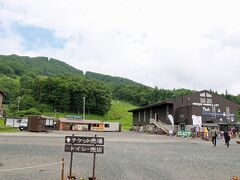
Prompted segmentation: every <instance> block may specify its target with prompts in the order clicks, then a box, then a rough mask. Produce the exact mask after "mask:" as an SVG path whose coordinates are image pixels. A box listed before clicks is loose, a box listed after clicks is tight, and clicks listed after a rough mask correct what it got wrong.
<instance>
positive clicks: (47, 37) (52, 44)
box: [0, 23, 66, 51]
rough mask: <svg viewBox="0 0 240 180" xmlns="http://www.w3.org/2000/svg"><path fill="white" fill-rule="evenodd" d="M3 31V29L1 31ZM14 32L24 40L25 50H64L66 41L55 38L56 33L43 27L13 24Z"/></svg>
mask: <svg viewBox="0 0 240 180" xmlns="http://www.w3.org/2000/svg"><path fill="white" fill-rule="evenodd" d="M0 31H1V29H0ZM13 31H14V32H15V33H16V34H18V35H19V36H20V38H21V39H22V47H23V49H25V50H30V51H34V50H38V49H41V48H43V47H47V48H63V47H64V44H65V42H66V40H64V39H59V38H56V37H55V36H54V32H53V31H51V30H49V29H44V28H41V27H36V26H30V25H21V24H19V23H13Z"/></svg>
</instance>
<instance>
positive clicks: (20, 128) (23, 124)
mask: <svg viewBox="0 0 240 180" xmlns="http://www.w3.org/2000/svg"><path fill="white" fill-rule="evenodd" d="M27 125H28V121H22V122H21V123H20V125H19V127H18V128H19V130H20V131H23V130H27Z"/></svg>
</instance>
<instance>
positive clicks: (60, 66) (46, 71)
mask: <svg viewBox="0 0 240 180" xmlns="http://www.w3.org/2000/svg"><path fill="white" fill-rule="evenodd" d="M27 73H32V74H35V75H44V76H55V75H69V76H81V75H83V72H82V71H81V70H78V69H75V68H73V67H71V66H69V65H68V64H66V63H64V62H62V61H59V60H56V59H52V58H50V59H48V58H47V57H35V58H30V57H27V56H17V55H10V56H3V55H0V75H7V76H11V77H14V76H15V75H17V76H22V75H24V74H27Z"/></svg>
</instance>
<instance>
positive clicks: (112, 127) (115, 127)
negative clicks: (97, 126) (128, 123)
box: [103, 122, 121, 132]
mask: <svg viewBox="0 0 240 180" xmlns="http://www.w3.org/2000/svg"><path fill="white" fill-rule="evenodd" d="M103 131H112V132H113V131H121V126H120V123H119V122H103Z"/></svg>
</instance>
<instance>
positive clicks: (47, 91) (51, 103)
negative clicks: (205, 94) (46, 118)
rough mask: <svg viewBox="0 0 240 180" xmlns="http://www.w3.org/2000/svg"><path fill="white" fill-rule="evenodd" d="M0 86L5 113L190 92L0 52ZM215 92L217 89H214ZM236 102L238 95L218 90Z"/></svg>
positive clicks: (76, 108) (92, 108) (100, 109)
mask: <svg viewBox="0 0 240 180" xmlns="http://www.w3.org/2000/svg"><path fill="white" fill-rule="evenodd" d="M0 90H1V91H3V92H4V93H5V95H6V96H5V98H4V103H5V104H6V105H8V110H7V113H8V114H7V115H19V116H24V115H28V114H41V113H42V112H47V111H58V112H73V113H82V110H83V97H86V111H87V112H89V113H93V114H100V115H101V114H105V113H107V112H108V110H109V109H110V106H111V100H113V99H114V100H121V101H125V102H128V103H131V104H133V105H136V106H143V105H148V104H151V103H156V102H160V101H164V100H165V99H169V98H174V97H177V96H181V95H185V94H188V93H191V90H188V89H173V90H167V89H159V88H158V87H155V88H152V87H148V86H145V85H142V84H140V83H137V82H134V81H132V80H129V79H126V78H121V77H112V76H109V75H103V74H98V73H94V72H86V74H85V75H84V74H83V71H81V70H78V69H75V68H73V67H71V66H69V65H68V64H66V63H64V62H61V61H59V60H56V59H49V58H47V57H36V58H30V57H27V56H17V55H10V56H3V55H1V56H0ZM215 93H217V92H215ZM222 96H225V97H226V98H227V99H229V100H232V101H234V102H236V103H239V104H240V96H233V95H230V94H228V93H227V91H226V93H225V94H222Z"/></svg>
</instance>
